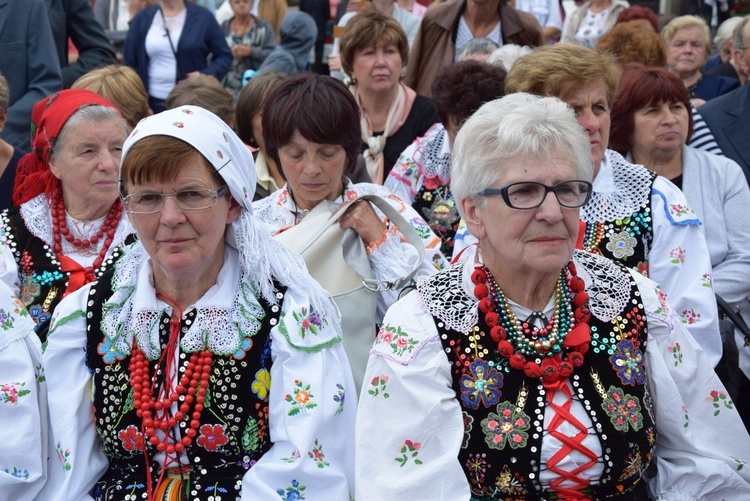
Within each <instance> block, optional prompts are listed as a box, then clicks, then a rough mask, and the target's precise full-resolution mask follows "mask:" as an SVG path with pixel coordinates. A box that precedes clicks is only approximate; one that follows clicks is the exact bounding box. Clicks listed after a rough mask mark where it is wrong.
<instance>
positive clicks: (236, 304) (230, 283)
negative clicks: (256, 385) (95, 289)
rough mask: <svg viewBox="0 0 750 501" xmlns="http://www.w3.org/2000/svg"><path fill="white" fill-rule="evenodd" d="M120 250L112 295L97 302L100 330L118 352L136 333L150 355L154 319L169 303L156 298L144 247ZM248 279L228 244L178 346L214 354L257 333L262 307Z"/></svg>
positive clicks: (156, 349)
mask: <svg viewBox="0 0 750 501" xmlns="http://www.w3.org/2000/svg"><path fill="white" fill-rule="evenodd" d="M123 252H124V255H123V256H122V258H120V260H118V262H117V263H116V264H115V272H114V277H113V279H112V296H111V297H110V298H109V300H108V301H107V302H106V303H105V304H104V305H103V306H102V308H103V316H102V324H101V329H102V332H103V333H104V336H105V337H106V338H107V339H109V340H110V342H111V343H112V344H113V346H114V348H115V349H116V350H117V351H118V352H120V353H122V354H126V355H127V354H129V353H130V351H131V347H132V344H133V339H134V338H135V340H136V342H137V343H138V347H139V348H140V349H141V351H143V353H144V354H145V355H146V357H148V359H149V360H155V359H157V358H159V356H160V355H161V345H160V342H159V321H160V320H161V319H162V318H163V316H164V314H165V313H166V315H167V316H169V315H171V307H169V306H168V305H166V304H164V303H162V302H160V301H158V300H157V299H156V293H155V291H154V288H153V285H152V283H151V278H150V277H151V266H150V265H149V263H148V254H147V253H146V251H145V249H144V248H143V246H141V245H140V244H134V245H132V246H131V247H129V248H127V249H124V250H123ZM249 283H250V281H249V280H248V279H247V277H246V274H245V272H244V271H242V270H241V269H240V267H239V265H238V254H237V252H236V251H235V250H234V249H231V248H228V249H227V259H226V261H225V264H224V267H223V268H222V269H221V271H220V272H219V276H218V278H217V285H214V286H213V287H212V288H211V289H209V291H208V292H207V293H206V294H205V295H204V296H203V297H202V298H201V299H200V300H199V301H198V302H197V303H196V304H195V306H194V309H195V310H196V315H195V319H194V321H193V322H192V324H190V325H189V327H186V328H183V333H182V336H181V339H180V348H181V350H182V351H184V352H187V353H193V352H196V351H200V350H203V349H205V348H206V347H208V348H209V349H210V350H211V351H212V352H213V353H215V354H217V355H222V356H224V355H230V354H233V353H236V352H238V351H239V350H240V347H241V345H242V342H243V340H244V339H245V338H249V337H252V336H254V335H255V334H257V332H258V331H259V330H260V328H261V322H260V321H261V320H262V319H263V318H264V317H265V315H266V312H265V310H264V309H263V307H262V306H261V305H260V304H259V303H258V301H257V299H256V296H257V292H256V291H255V290H253V289H252V287H251V286H249V285H248V284H249ZM136 285H137V287H136ZM225 298H232V299H229V300H228V299H225Z"/></svg>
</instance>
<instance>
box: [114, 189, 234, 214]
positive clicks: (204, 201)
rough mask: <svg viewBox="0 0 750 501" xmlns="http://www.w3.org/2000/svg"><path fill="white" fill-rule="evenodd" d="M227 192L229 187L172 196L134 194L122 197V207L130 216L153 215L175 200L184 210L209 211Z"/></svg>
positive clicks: (191, 191)
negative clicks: (167, 202)
mask: <svg viewBox="0 0 750 501" xmlns="http://www.w3.org/2000/svg"><path fill="white" fill-rule="evenodd" d="M226 192H227V185H224V186H222V187H221V188H219V189H218V190H211V189H208V188H203V189H201V188H199V189H191V190H182V191H178V192H177V193H173V194H171V195H165V194H164V193H148V192H146V193H133V194H132V195H128V196H126V197H122V205H123V206H124V207H125V210H126V211H128V212H129V213H130V214H153V213H155V212H159V211H160V210H161V208H162V207H163V206H164V200H165V199H167V198H174V201H175V203H176V204H177V206H178V207H179V208H180V209H182V210H201V209H209V208H211V207H213V206H214V205H216V204H217V203H218V201H219V198H221V197H223V196H224V194H226Z"/></svg>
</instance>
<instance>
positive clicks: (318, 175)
mask: <svg viewBox="0 0 750 501" xmlns="http://www.w3.org/2000/svg"><path fill="white" fill-rule="evenodd" d="M359 123H360V122H359V107H358V106H357V103H356V101H355V100H354V97H353V96H352V94H351V92H349V90H348V89H347V88H346V87H345V86H344V84H342V83H341V82H339V81H338V80H336V79H334V78H332V77H327V76H318V75H312V74H304V75H298V76H295V77H292V78H290V79H288V80H286V81H284V82H283V83H281V84H280V85H279V86H277V87H276V88H275V89H274V90H273V91H272V92H271V94H270V95H269V96H268V99H267V101H266V106H265V109H264V110H263V140H264V142H265V144H266V151H267V152H268V156H269V157H270V158H271V159H272V160H273V161H274V162H275V163H276V165H279V166H280V167H281V174H282V175H283V177H284V178H285V179H286V181H287V182H286V185H285V186H284V187H282V188H281V189H280V190H278V191H276V192H274V193H272V194H271V195H270V196H268V197H267V198H264V199H263V200H260V201H258V202H255V203H254V204H253V208H254V209H255V210H256V213H257V215H258V217H259V218H260V219H261V220H263V221H265V222H266V223H268V225H269V228H270V229H271V230H272V231H273V232H274V233H275V234H276V235H277V237H279V238H286V239H288V238H289V236H290V235H292V234H295V235H302V236H295V240H297V242H298V243H304V240H306V238H305V237H304V232H309V234H310V235H312V234H313V233H314V231H315V230H316V227H315V226H314V225H315V224H316V221H317V220H318V219H317V217H318V215H319V214H322V215H323V216H324V217H322V219H323V220H327V219H328V218H329V217H330V214H331V213H334V212H336V210H337V209H338V208H339V206H340V205H341V204H343V203H346V202H349V201H351V200H355V199H357V198H358V197H360V196H362V195H377V196H379V197H380V198H383V199H385V201H386V202H387V203H388V204H389V205H390V206H392V207H393V208H394V209H395V210H396V211H398V212H399V213H401V215H402V216H403V218H404V219H406V220H407V221H408V222H409V224H410V225H411V227H413V228H414V229H415V230H416V231H417V233H418V235H419V237H421V241H420V242H417V243H416V244H417V245H421V246H423V247H424V251H425V252H424V259H423V261H422V262H421V263H419V262H418V261H417V260H418V259H419V258H418V252H417V250H416V249H415V248H414V247H413V246H412V244H410V243H408V242H406V241H404V240H403V234H402V232H401V231H400V230H399V228H398V227H396V226H394V225H392V224H389V221H388V220H387V218H386V217H385V216H384V214H382V213H381V212H380V211H379V210H376V209H375V208H374V206H373V205H372V204H371V203H368V202H359V203H355V204H354V205H352V206H351V207H347V212H346V213H345V214H344V215H343V216H341V218H340V219H339V220H338V224H337V227H340V230H341V231H342V232H343V231H346V230H348V229H351V231H347V234H348V236H349V237H355V238H356V240H357V241H359V240H361V243H362V244H363V245H364V246H365V247H366V260H367V262H368V263H369V266H370V268H371V271H372V274H373V275H374V278H375V279H376V280H377V281H378V282H379V283H381V284H383V288H382V289H381V290H379V291H378V292H377V296H376V299H377V311H376V312H375V313H374V317H373V318H372V319H371V325H372V331H371V333H372V339H371V340H366V341H365V342H362V343H361V344H360V346H366V347H367V349H366V350H365V352H364V353H354V352H353V351H352V348H353V346H355V342H356V341H357V340H356V339H349V341H350V342H349V343H348V344H347V339H348V338H347V335H348V334H349V333H348V332H347V328H346V325H347V315H351V314H352V313H353V312H350V311H342V314H343V315H344V319H343V324H344V340H345V343H344V345H345V346H346V347H347V355H348V356H349V359H350V362H351V364H352V370H353V371H354V374H355V381H356V382H357V383H358V384H359V383H361V381H362V373H363V372H364V365H365V363H366V360H367V353H368V352H369V346H371V344H372V341H373V340H374V338H375V324H376V323H378V322H379V321H380V320H381V319H382V318H383V314H385V310H386V309H387V308H388V306H390V305H391V304H392V303H393V302H394V301H395V300H396V299H397V297H398V295H399V293H400V292H401V291H400V289H389V288H388V287H386V286H385V284H386V283H390V282H394V281H397V279H399V278H401V277H404V276H406V275H408V274H409V273H410V272H411V270H412V269H414V268H415V267H417V266H418V270H417V272H416V273H417V274H418V275H426V274H431V273H434V272H435V269H436V267H437V268H441V267H443V266H445V265H446V261H445V258H444V257H443V254H442V253H441V252H440V239H439V238H438V237H437V236H436V235H435V234H434V233H433V232H432V231H430V229H429V227H428V226H427V223H425V221H424V220H423V219H422V218H421V217H420V216H419V215H418V214H417V213H416V212H415V211H414V209H412V208H411V207H410V206H408V205H406V204H404V203H403V202H402V201H401V200H400V199H399V198H398V197H396V196H394V195H393V194H391V192H390V191H388V190H387V189H386V188H384V187H382V186H377V185H374V184H369V183H359V184H353V183H352V182H351V181H350V179H349V178H348V177H347V176H349V175H350V174H351V172H352V171H353V170H354V167H355V165H356V161H357V155H358V154H359V151H360V145H361V140H362V139H361V136H360V128H359ZM313 215H315V217H313ZM300 240H301V242H300ZM341 245H342V246H343V245H344V244H343V243H342V244H341ZM308 265H309V263H308ZM346 265H348V266H350V267H351V266H357V264H354V265H352V263H350V262H344V261H342V266H346ZM355 270H356V268H355ZM311 273H313V276H315V273H314V271H313V270H312V269H311ZM358 273H359V274H360V275H362V272H361V271H358ZM316 278H317V277H316ZM383 289H385V290H383ZM349 335H351V334H349Z"/></svg>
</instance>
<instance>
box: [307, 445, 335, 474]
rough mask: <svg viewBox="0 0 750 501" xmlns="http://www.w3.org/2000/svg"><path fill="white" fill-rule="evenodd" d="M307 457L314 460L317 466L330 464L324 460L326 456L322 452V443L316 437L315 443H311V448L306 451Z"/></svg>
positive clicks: (321, 466) (323, 466)
mask: <svg viewBox="0 0 750 501" xmlns="http://www.w3.org/2000/svg"><path fill="white" fill-rule="evenodd" d="M307 455H308V457H310V459H312V460H313V461H315V465H316V466H317V467H318V468H325V467H326V466H330V464H329V463H328V461H326V456H325V454H323V444H321V443H320V442H318V439H317V438H316V439H315V443H314V444H313V449H312V450H311V451H310V452H308V453H307Z"/></svg>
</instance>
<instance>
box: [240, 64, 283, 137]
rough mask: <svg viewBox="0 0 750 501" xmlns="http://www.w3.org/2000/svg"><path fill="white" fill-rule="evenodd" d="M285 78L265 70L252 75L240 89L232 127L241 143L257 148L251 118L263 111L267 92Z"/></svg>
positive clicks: (281, 74) (276, 72) (280, 74)
mask: <svg viewBox="0 0 750 501" xmlns="http://www.w3.org/2000/svg"><path fill="white" fill-rule="evenodd" d="M285 78H286V75H284V74H283V73H279V72H278V71H274V70H265V71H263V72H262V73H261V74H260V75H257V76H255V77H253V78H252V79H251V80H250V81H249V82H248V83H247V85H245V86H244V87H243V88H242V90H241V91H240V95H239V96H238V97H237V106H236V108H235V111H234V116H235V124H234V129H235V131H236V132H237V136H239V138H240V139H241V140H242V142H243V143H245V144H249V145H250V146H252V147H254V148H257V147H258V143H257V141H256V139H255V137H253V123H252V122H253V118H254V117H255V116H256V115H259V114H261V113H263V105H264V104H265V103H266V98H267V97H268V93H269V92H270V91H271V89H273V88H274V87H275V86H276V84H278V83H279V82H281V81H282V80H284V79H285Z"/></svg>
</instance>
